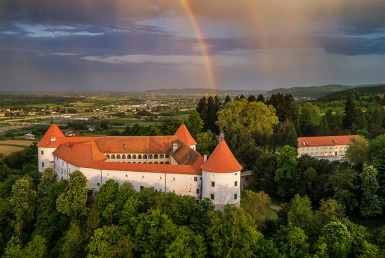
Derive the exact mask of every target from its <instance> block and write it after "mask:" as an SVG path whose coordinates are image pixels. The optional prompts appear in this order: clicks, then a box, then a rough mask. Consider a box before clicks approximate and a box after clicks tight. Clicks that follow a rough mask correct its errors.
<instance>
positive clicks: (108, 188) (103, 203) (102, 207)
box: [93, 179, 119, 224]
mask: <svg viewBox="0 0 385 258" xmlns="http://www.w3.org/2000/svg"><path fill="white" fill-rule="evenodd" d="M118 191H119V183H118V182H117V181H115V180H113V179H109V180H107V181H106V183H105V184H104V185H102V187H100V192H99V194H98V197H97V198H96V201H95V203H94V205H93V208H95V210H96V212H97V213H98V215H99V217H101V218H103V219H104V222H108V223H109V224H112V221H113V213H114V203H113V202H114V201H115V199H116V195H117V194H118Z"/></svg>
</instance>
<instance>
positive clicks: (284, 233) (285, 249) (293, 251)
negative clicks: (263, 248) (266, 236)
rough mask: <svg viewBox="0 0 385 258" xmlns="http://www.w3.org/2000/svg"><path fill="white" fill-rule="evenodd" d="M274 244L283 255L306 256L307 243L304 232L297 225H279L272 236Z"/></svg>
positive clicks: (291, 256) (291, 257) (292, 257)
mask: <svg viewBox="0 0 385 258" xmlns="http://www.w3.org/2000/svg"><path fill="white" fill-rule="evenodd" d="M273 240H274V242H275V245H276V246H277V248H278V250H279V251H280V253H282V254H284V255H285V257H290V258H295V257H298V258H300V257H306V255H307V254H308V249H309V244H308V243H307V242H306V241H307V236H306V234H305V232H303V230H302V229H301V228H299V227H293V226H281V228H280V229H279V230H278V231H277V233H276V234H275V235H274V236H273Z"/></svg>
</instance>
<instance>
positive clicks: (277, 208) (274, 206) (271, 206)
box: [270, 204, 281, 211]
mask: <svg viewBox="0 0 385 258" xmlns="http://www.w3.org/2000/svg"><path fill="white" fill-rule="evenodd" d="M270 208H272V209H274V210H276V211H279V210H280V209H281V206H279V205H277V204H270Z"/></svg>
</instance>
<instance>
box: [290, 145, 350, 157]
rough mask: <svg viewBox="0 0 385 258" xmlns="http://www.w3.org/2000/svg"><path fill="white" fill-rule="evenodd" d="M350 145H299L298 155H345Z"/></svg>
mask: <svg viewBox="0 0 385 258" xmlns="http://www.w3.org/2000/svg"><path fill="white" fill-rule="evenodd" d="M347 148H348V145H334V146H312V147H299V148H298V155H299V156H301V155H305V154H307V155H309V156H345V152H346V149H347Z"/></svg>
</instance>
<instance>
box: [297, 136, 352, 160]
mask: <svg viewBox="0 0 385 258" xmlns="http://www.w3.org/2000/svg"><path fill="white" fill-rule="evenodd" d="M352 137H359V136H358V135H340V136H315V137H298V138H297V141H298V156H301V155H305V154H307V155H309V156H313V157H318V158H327V159H330V158H331V159H341V158H342V157H344V156H345V152H346V149H347V148H348V145H349V144H351V139H352Z"/></svg>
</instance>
